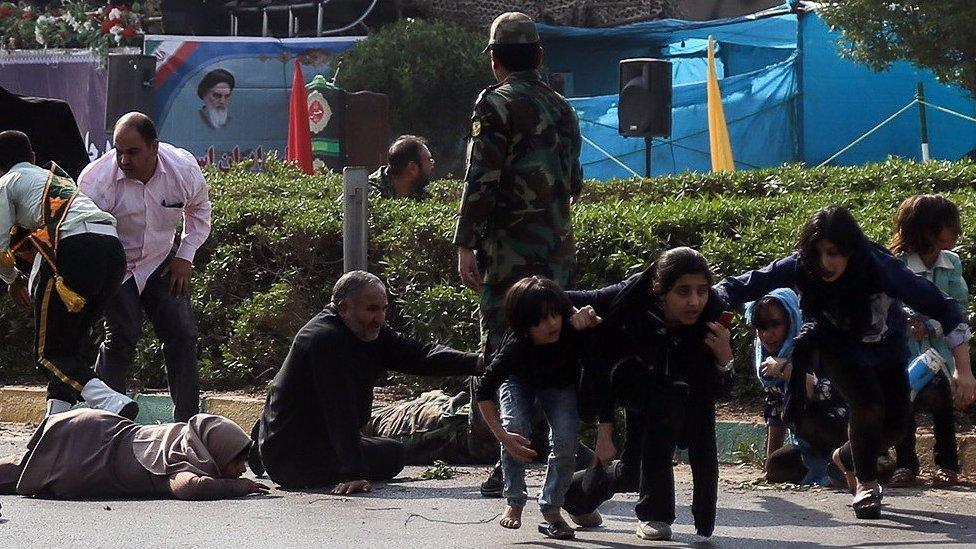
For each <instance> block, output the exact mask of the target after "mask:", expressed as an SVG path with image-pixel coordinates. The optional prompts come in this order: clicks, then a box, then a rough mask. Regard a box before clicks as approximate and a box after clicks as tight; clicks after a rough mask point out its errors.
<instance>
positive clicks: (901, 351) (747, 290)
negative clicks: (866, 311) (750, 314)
mask: <svg viewBox="0 0 976 549" xmlns="http://www.w3.org/2000/svg"><path fill="white" fill-rule="evenodd" d="M866 246H867V249H866V250H865V253H864V254H863V257H864V261H863V263H864V264H863V265H858V266H857V267H852V266H850V265H849V266H848V269H847V270H846V271H845V273H844V275H843V276H842V278H841V280H838V281H837V282H835V283H833V284H837V285H841V284H844V282H845V281H844V277H847V276H848V275H849V274H854V273H851V271H854V270H855V268H856V269H857V270H858V271H859V272H858V273H856V274H857V275H858V276H860V277H862V278H867V279H870V281H871V283H872V286H874V287H875V288H876V291H875V292H874V293H872V294H871V295H870V296H869V298H870V301H871V307H872V310H871V318H870V319H869V321H870V322H869V323H868V324H867V325H866V326H865V327H864V328H863V329H860V330H852V329H851V328H850V326H849V325H848V324H847V320H848V319H846V318H841V316H840V315H838V314H834V313H832V311H833V310H837V309H838V308H839V307H841V306H843V303H833V304H831V303H812V300H813V298H812V297H811V293H810V292H806V291H804V290H805V288H804V285H805V284H807V282H805V279H804V276H803V273H802V271H801V269H802V266H801V265H800V258H799V254H797V253H793V254H791V255H788V256H786V257H783V258H781V259H777V260H776V261H773V262H772V263H770V264H769V265H767V266H765V267H763V268H762V269H758V270H755V271H749V272H747V273H744V274H741V275H739V276H737V277H730V278H726V279H725V280H723V281H721V282H720V283H718V284H717V285H716V286H715V290H716V292H717V293H718V296H719V298H720V299H721V300H722V301H724V302H725V303H726V306H727V307H730V308H739V307H741V306H742V305H743V304H745V303H747V302H749V301H755V300H757V299H759V298H761V297H763V296H764V295H766V294H767V293H768V292H770V291H771V290H774V289H776V288H796V289H797V290H798V293H799V294H800V308H801V309H802V310H803V314H804V317H805V318H804V320H805V321H807V322H813V323H816V324H817V325H818V326H819V327H821V328H822V329H823V330H827V331H829V333H828V335H827V336H826V337H830V338H831V340H832V341H836V342H837V343H838V344H845V345H859V344H877V346H878V347H879V348H880V349H881V350H882V351H884V352H885V354H887V355H891V358H892V360H893V361H895V362H897V361H898V360H901V359H904V360H907V358H908V356H907V354H908V353H907V328H906V326H907V324H906V319H905V314H904V312H903V311H902V304H901V302H905V303H906V304H908V305H909V306H911V307H912V308H913V309H915V310H917V311H919V312H921V313H922V314H924V315H926V316H929V317H931V318H933V319H935V320H937V321H939V322H940V323H941V324H942V326H943V327H944V329H945V331H946V333H947V334H948V333H949V332H951V331H952V330H954V329H955V328H956V327H957V326H958V325H959V324H960V323H962V322H964V320H963V317H962V314H961V313H960V311H959V306H958V305H957V304H956V302H955V300H953V299H952V298H951V297H949V296H947V295H945V294H944V293H942V292H941V291H940V290H939V289H938V288H937V287H936V286H935V285H934V284H932V283H931V282H929V281H928V280H926V279H925V278H923V277H921V276H918V275H916V274H915V273H913V272H912V271H911V270H909V269H908V267H906V266H905V264H904V263H902V262H901V260H899V259H898V258H896V257H894V256H893V255H891V253H889V252H888V250H886V249H885V248H883V247H882V246H880V245H878V244H875V243H873V242H872V243H867V244H866ZM824 293H826V294H827V295H830V294H829V292H824ZM836 295H839V293H838V294H836ZM828 299H829V298H828ZM834 301H839V300H836V299H835V300H834ZM811 311H823V312H822V313H820V314H816V315H814V314H811Z"/></svg>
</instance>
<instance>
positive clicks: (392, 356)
mask: <svg viewBox="0 0 976 549" xmlns="http://www.w3.org/2000/svg"><path fill="white" fill-rule="evenodd" d="M386 311H387V297H386V287H385V286H384V285H383V283H382V282H381V281H380V279H379V278H377V277H376V276H375V275H372V274H370V273H367V272H365V271H352V272H349V273H346V274H345V275H343V276H342V277H341V278H339V280H338V282H336V284H335V287H334V288H333V290H332V302H331V303H329V305H327V306H326V307H325V309H323V310H322V312H320V313H319V314H317V315H315V316H314V317H313V318H312V319H311V320H309V321H308V323H307V324H306V325H305V326H304V327H303V328H302V329H301V330H300V331H299V332H298V335H296V336H295V340H294V341H293V342H292V346H291V350H290V351H289V352H288V357H287V358H285V362H284V364H283V365H282V367H281V369H280V370H279V371H278V374H277V375H276V376H275V378H274V381H273V382H272V383H271V387H270V388H269V390H268V398H267V401H266V402H265V405H264V413H263V414H262V416H261V419H260V420H259V422H258V425H256V426H255V431H256V432H255V433H252V436H254V437H255V439H256V441H257V444H256V445H255V446H256V447H257V452H256V453H254V455H252V456H251V459H249V464H251V468H252V470H254V472H255V473H260V467H261V462H262V461H263V468H264V469H266V470H267V472H268V476H269V477H270V478H271V480H273V481H274V482H275V483H277V484H278V485H280V486H282V487H284V488H315V487H322V486H329V485H333V484H335V485H336V486H335V489H334V490H333V493H336V494H353V493H357V492H369V491H370V490H371V489H372V487H371V485H370V481H375V480H388V479H391V478H393V477H395V476H396V475H397V474H398V473H399V472H400V471H401V470H402V469H403V465H404V453H403V445H402V444H401V443H399V442H397V441H395V440H392V439H388V438H379V437H365V436H363V435H362V432H361V428H362V426H363V425H365V424H366V422H367V421H368V420H369V417H370V411H371V408H372V404H373V387H374V386H375V384H376V381H377V379H379V378H380V376H381V375H382V374H383V373H384V371H385V370H396V371H398V372H402V373H406V374H417V375H433V376H445V375H470V374H474V373H476V372H477V371H478V370H480V369H481V356H480V355H478V354H475V353H464V352H461V351H456V350H454V349H451V348H449V347H445V346H443V345H436V344H426V345H425V344H422V343H420V342H418V341H415V340H413V339H411V338H409V337H406V336H404V335H402V334H399V333H397V332H395V331H394V330H393V329H392V328H390V327H389V326H387V325H386Z"/></svg>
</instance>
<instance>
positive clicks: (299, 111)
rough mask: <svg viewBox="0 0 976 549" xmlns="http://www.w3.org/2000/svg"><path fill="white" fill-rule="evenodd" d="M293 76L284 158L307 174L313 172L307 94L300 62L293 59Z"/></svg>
mask: <svg viewBox="0 0 976 549" xmlns="http://www.w3.org/2000/svg"><path fill="white" fill-rule="evenodd" d="M294 73H295V77H294V78H293V79H292V81H291V101H290V103H291V104H290V106H289V109H288V147H287V148H286V153H285V155H286V159H287V160H291V161H293V162H295V163H296V164H298V167H299V168H301V170H302V171H303V172H305V173H307V174H311V173H314V172H315V169H314V168H312V131H311V130H310V129H309V127H308V95H307V94H306V92H305V78H304V77H303V76H302V64H301V63H299V62H298V59H296V60H295V71H294Z"/></svg>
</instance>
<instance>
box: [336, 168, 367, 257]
mask: <svg viewBox="0 0 976 549" xmlns="http://www.w3.org/2000/svg"><path fill="white" fill-rule="evenodd" d="M366 177H367V175H366V168H364V167H362V166H349V167H346V168H343V169H342V270H343V272H346V273H348V272H349V271H356V270H363V271H365V270H366V237H367V231H366V207H367V204H368V203H367V200H366Z"/></svg>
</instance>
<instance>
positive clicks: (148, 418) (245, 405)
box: [0, 386, 264, 432]
mask: <svg viewBox="0 0 976 549" xmlns="http://www.w3.org/2000/svg"><path fill="white" fill-rule="evenodd" d="M45 396H46V390H45V389H44V388H43V387H24V386H7V387H0V422H8V423H33V424H35V425H36V424H38V423H40V422H41V420H42V419H44V410H45V407H46V402H45ZM132 398H133V399H135V401H136V402H138V403H139V416H138V417H137V418H136V422H137V423H141V424H143V425H153V424H157V423H167V422H171V421H173V400H172V399H171V398H170V396H169V395H168V394H165V393H153V394H138V395H133V396H132ZM80 406H84V405H83V404H81V405H79V407H80ZM200 408H201V411H203V412H207V413H210V414H220V415H222V416H225V417H227V418H229V419H231V420H233V421H234V422H235V423H237V424H238V425H240V426H241V428H243V429H244V430H245V431H248V432H250V430H251V426H252V425H254V422H255V421H257V419H258V418H259V417H261V411H262V409H263V408H264V400H263V399H259V398H254V397H244V396H224V395H213V396H208V395H204V396H203V397H201V399H200Z"/></svg>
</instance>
